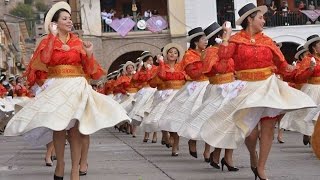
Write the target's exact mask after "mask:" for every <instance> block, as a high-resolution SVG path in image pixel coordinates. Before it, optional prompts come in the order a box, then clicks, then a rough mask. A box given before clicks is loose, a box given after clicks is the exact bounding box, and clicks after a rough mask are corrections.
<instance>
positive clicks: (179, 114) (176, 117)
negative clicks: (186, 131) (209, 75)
mask: <svg viewBox="0 0 320 180" xmlns="http://www.w3.org/2000/svg"><path fill="white" fill-rule="evenodd" d="M208 84H209V81H201V82H196V81H192V82H188V83H186V84H185V85H184V86H183V87H182V88H181V89H180V90H179V92H178V93H177V94H176V95H175V97H173V99H172V101H171V102H170V104H169V105H168V107H167V108H166V110H165V112H164V113H163V116H162V117H161V118H160V121H159V126H160V129H161V130H165V131H169V132H178V131H179V129H180V127H181V126H182V124H183V123H184V122H185V121H186V120H187V119H188V118H189V117H190V116H191V114H192V113H193V112H194V111H195V110H196V109H198V108H199V107H200V106H201V104H202V99H203V96H204V93H205V91H206V87H207V85H208Z"/></svg>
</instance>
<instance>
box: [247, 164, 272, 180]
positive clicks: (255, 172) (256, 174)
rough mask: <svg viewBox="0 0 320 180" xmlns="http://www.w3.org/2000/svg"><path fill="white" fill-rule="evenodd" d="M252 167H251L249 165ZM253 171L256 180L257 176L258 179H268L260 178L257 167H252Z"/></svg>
mask: <svg viewBox="0 0 320 180" xmlns="http://www.w3.org/2000/svg"><path fill="white" fill-rule="evenodd" d="M251 169H252V167H251ZM252 171H253V173H254V179H255V180H257V178H259V180H268V179H262V178H261V177H260V175H259V172H258V168H254V169H252Z"/></svg>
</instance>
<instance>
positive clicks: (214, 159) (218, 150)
mask: <svg viewBox="0 0 320 180" xmlns="http://www.w3.org/2000/svg"><path fill="white" fill-rule="evenodd" d="M220 154H221V148H214V151H212V152H211V153H210V162H211V163H212V162H213V164H219V160H220Z"/></svg>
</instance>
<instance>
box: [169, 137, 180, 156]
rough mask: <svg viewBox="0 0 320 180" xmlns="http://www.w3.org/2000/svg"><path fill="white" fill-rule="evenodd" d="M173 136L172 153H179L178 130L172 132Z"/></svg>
mask: <svg viewBox="0 0 320 180" xmlns="http://www.w3.org/2000/svg"><path fill="white" fill-rule="evenodd" d="M170 134H171V135H172V137H173V144H172V155H177V154H178V151H179V135H178V133H176V132H173V133H170Z"/></svg>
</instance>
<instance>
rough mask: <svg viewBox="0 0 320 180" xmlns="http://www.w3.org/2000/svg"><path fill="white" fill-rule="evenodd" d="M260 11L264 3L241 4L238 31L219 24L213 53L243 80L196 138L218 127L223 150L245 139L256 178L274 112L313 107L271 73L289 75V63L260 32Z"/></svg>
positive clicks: (209, 135) (207, 136)
mask: <svg viewBox="0 0 320 180" xmlns="http://www.w3.org/2000/svg"><path fill="white" fill-rule="evenodd" d="M265 12H267V7H266V6H259V7H256V6H255V5H254V4H253V3H249V4H247V5H245V6H244V7H242V8H241V9H240V10H239V16H240V18H239V19H238V20H237V21H236V24H237V25H241V26H242V27H243V30H241V31H240V32H238V33H236V34H235V35H233V36H231V32H232V29H231V28H229V27H226V26H225V25H223V30H224V31H225V33H224V34H223V43H222V45H220V47H219V51H218V55H219V58H220V59H221V60H223V59H229V58H232V59H233V60H234V64H235V65H234V67H235V71H236V78H237V79H238V80H240V81H242V82H244V83H245V84H244V86H243V87H242V88H241V90H240V91H239V92H238V94H237V95H236V97H234V98H233V99H232V100H231V101H229V102H227V103H226V104H224V105H223V107H221V108H220V109H219V110H217V111H216V113H215V114H214V115H212V117H210V119H209V120H208V121H206V122H205V123H204V124H203V126H202V128H201V137H202V138H203V139H204V140H205V141H207V140H209V139H212V134H214V133H215V132H213V131H212V130H213V129H221V130H223V131H224V133H225V134H224V136H221V137H220V138H219V140H220V141H221V142H225V141H230V142H229V143H228V144H229V147H225V148H228V149H229V148H230V149H235V148H237V147H238V144H239V143H241V142H243V140H244V139H245V144H246V146H247V148H248V150H249V153H250V162H251V168H252V171H253V173H254V175H255V177H259V179H266V178H267V175H266V173H265V164H266V161H267V159H268V155H269V152H270V149H271V145H272V140H273V136H274V127H275V122H276V120H277V116H278V115H279V114H282V112H283V111H290V110H296V109H300V108H308V107H314V106H315V103H314V102H313V100H312V99H311V98H309V97H308V96H307V95H306V94H304V93H302V92H300V91H299V90H296V89H294V88H291V87H289V86H288V85H287V83H285V82H283V81H281V80H280V79H278V78H277V77H276V75H275V74H274V67H275V66H276V67H277V68H278V72H281V74H282V75H283V76H286V75H288V74H289V75H291V72H292V71H293V70H294V67H292V66H291V65H288V63H287V62H286V60H285V59H284V56H283V55H282V53H281V51H280V49H279V48H278V47H277V46H276V45H275V44H274V43H273V41H272V39H271V38H269V37H268V36H266V35H264V34H263V33H262V30H263V26H264V24H265V21H264V18H263V14H264V13H265ZM296 97H300V98H301V99H304V101H300V100H299V99H300V98H299V99H297V98H296ZM258 123H260V128H261V130H260V146H259V147H260V150H259V152H258V153H257V152H256V144H257V140H258V134H259V131H258ZM234 124H235V125H236V130H234V129H235V128H234ZM217 126H218V127H217ZM210 131H211V132H210Z"/></svg>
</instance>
